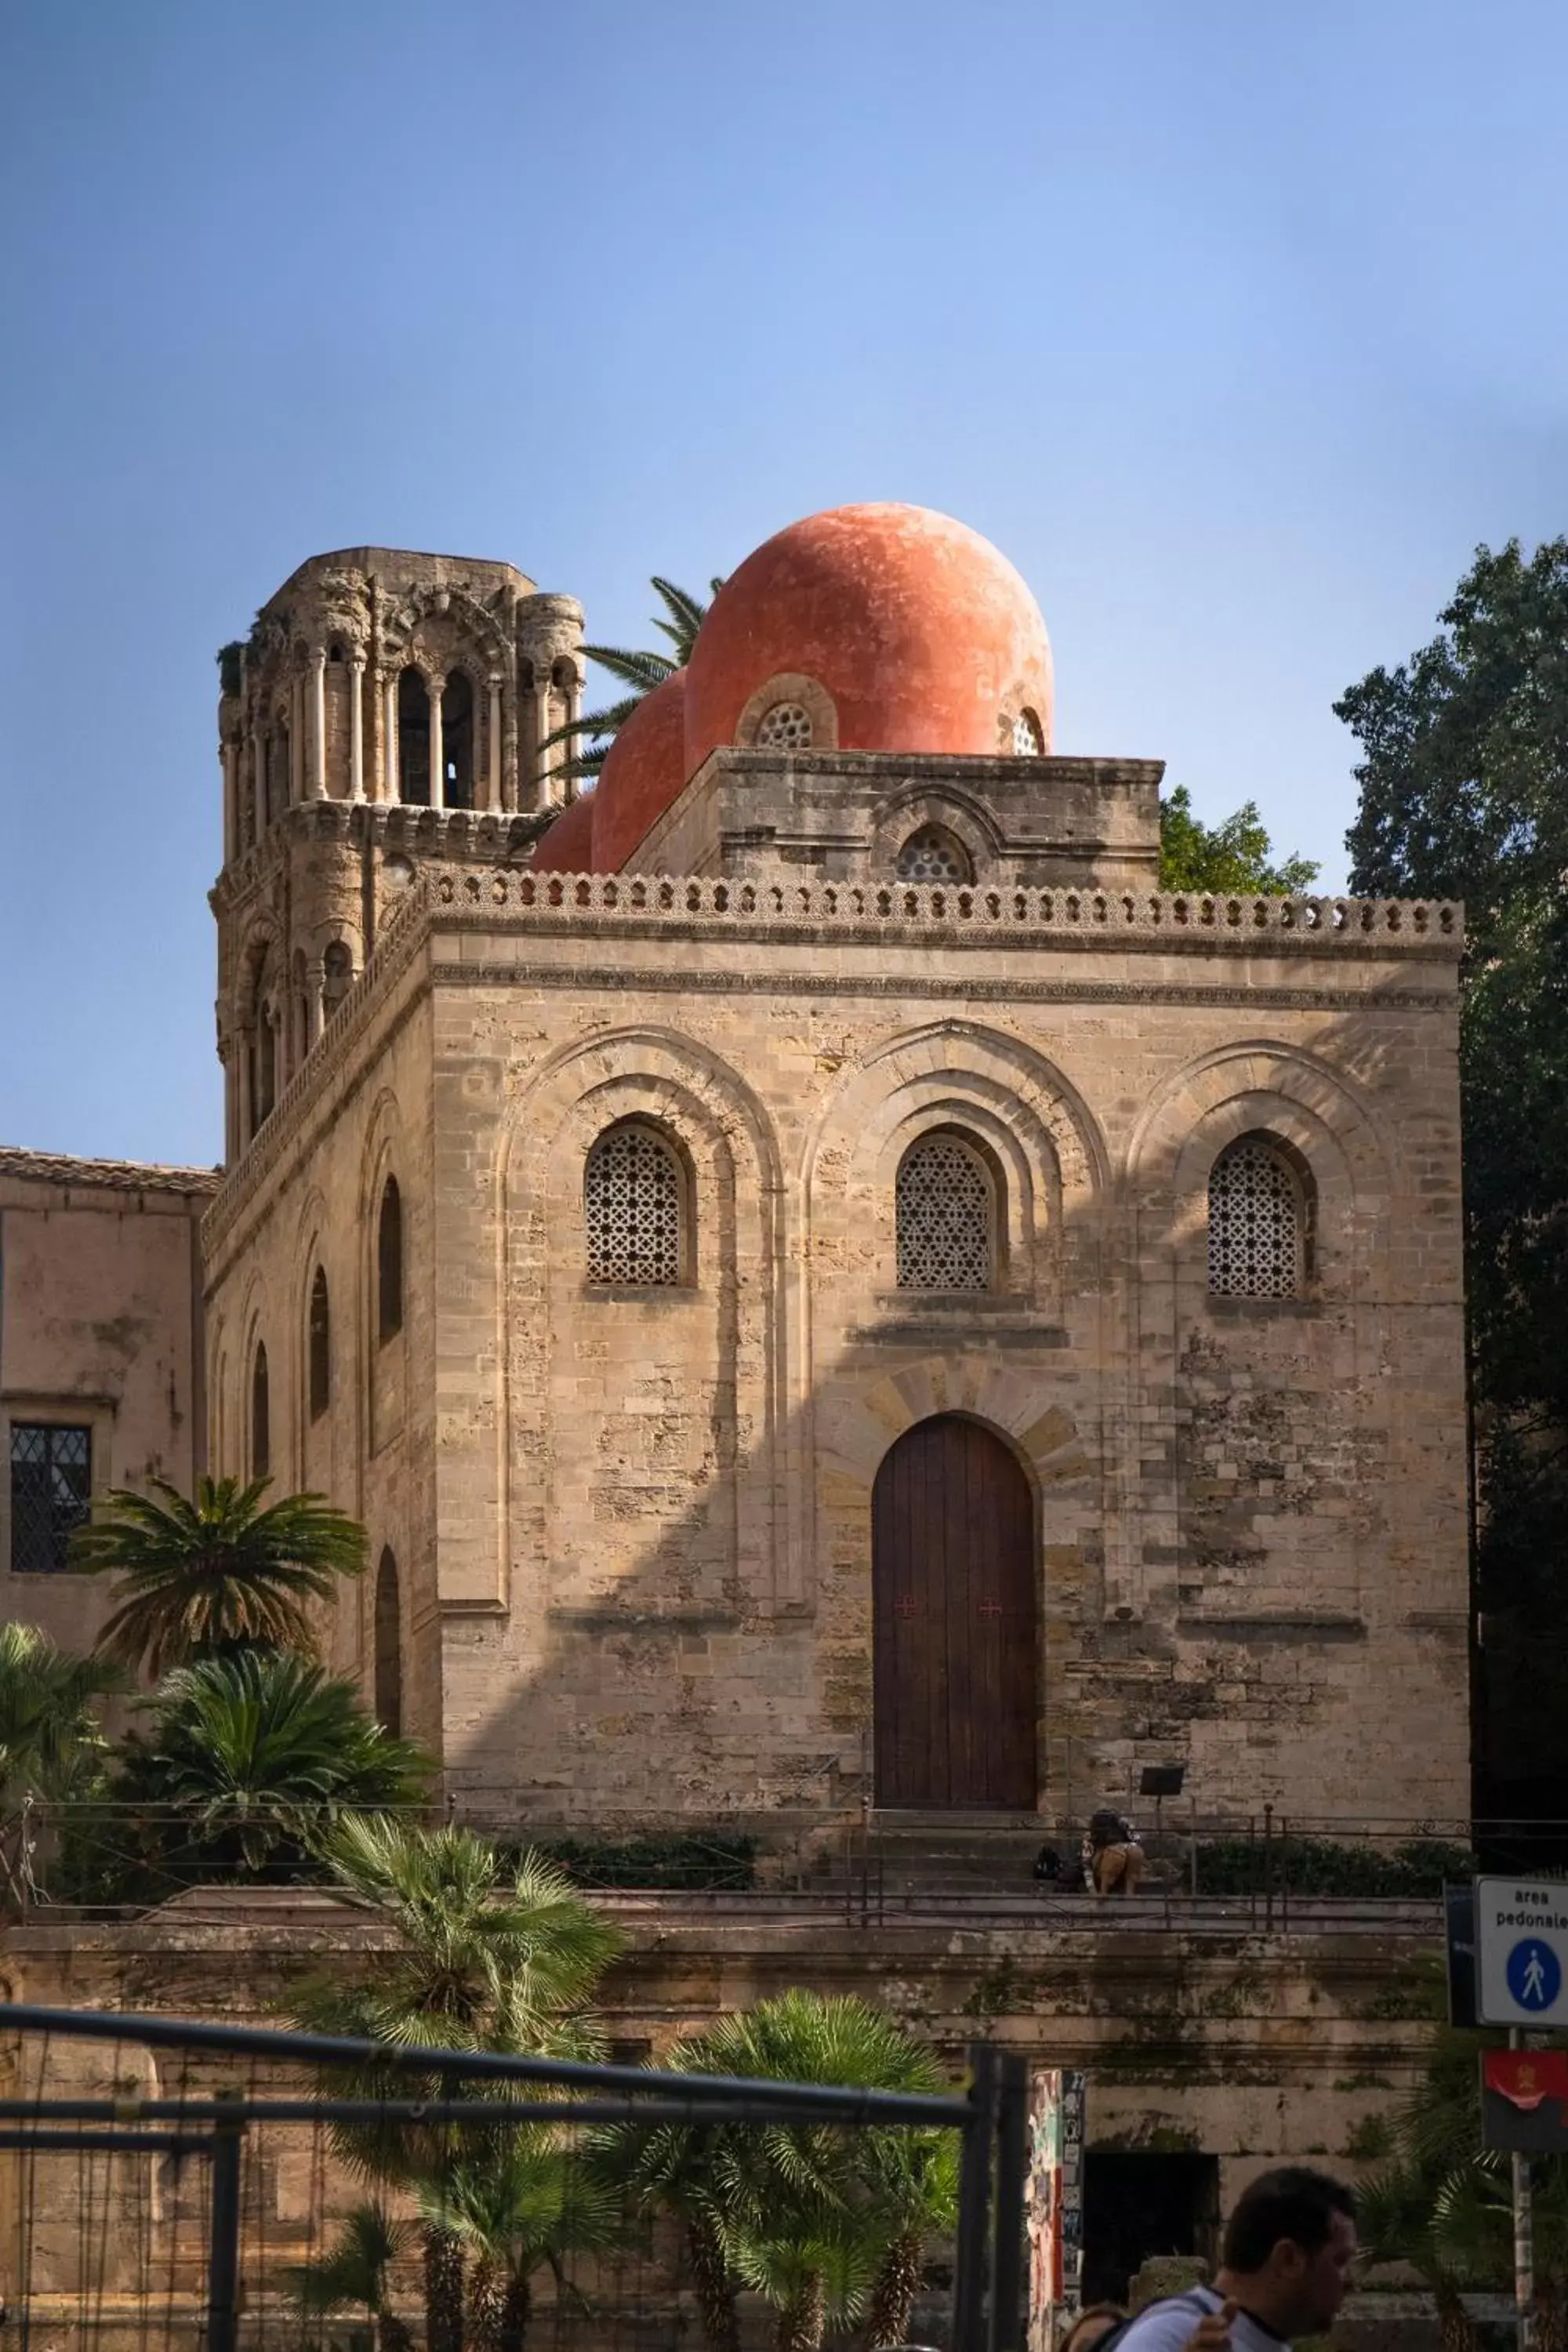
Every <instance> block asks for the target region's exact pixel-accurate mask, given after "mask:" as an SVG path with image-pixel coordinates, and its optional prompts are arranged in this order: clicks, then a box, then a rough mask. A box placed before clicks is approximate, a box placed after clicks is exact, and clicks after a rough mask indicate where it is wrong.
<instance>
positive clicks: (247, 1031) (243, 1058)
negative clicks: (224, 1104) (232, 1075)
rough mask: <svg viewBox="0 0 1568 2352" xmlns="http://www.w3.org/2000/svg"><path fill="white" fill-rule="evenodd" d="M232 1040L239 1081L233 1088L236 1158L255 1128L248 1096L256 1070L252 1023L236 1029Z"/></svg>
mask: <svg viewBox="0 0 1568 2352" xmlns="http://www.w3.org/2000/svg"><path fill="white" fill-rule="evenodd" d="M234 1042H235V1045H236V1048H237V1051H238V1054H239V1083H238V1085H237V1087H236V1088H235V1095H236V1100H237V1111H238V1127H239V1141H238V1144H237V1148H236V1151H235V1157H236V1159H237V1158H238V1157H239V1154H240V1152H242V1151H243V1150H245V1147H246V1145H247V1143H248V1142H249V1141H250V1139H251V1136H252V1135H253V1134H254V1133H255V1130H256V1106H255V1104H254V1103H253V1102H252V1100H251V1097H250V1081H251V1078H252V1076H254V1074H255V1070H256V1030H255V1027H254V1025H251V1026H244V1025H242V1026H241V1027H239V1028H238V1029H237V1030H236V1031H235V1033H234Z"/></svg>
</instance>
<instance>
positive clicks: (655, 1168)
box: [583, 1126, 684, 1285]
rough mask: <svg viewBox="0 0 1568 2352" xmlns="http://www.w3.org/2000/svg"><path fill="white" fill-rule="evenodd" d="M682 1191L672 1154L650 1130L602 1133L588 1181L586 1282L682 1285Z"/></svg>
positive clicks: (617, 1129) (591, 1158)
mask: <svg viewBox="0 0 1568 2352" xmlns="http://www.w3.org/2000/svg"><path fill="white" fill-rule="evenodd" d="M683 1190H684V1187H683V1185H682V1181H681V1171H680V1167H679V1162H678V1160H676V1157H675V1154H674V1152H673V1151H672V1150H670V1148H669V1146H668V1144H667V1143H665V1142H664V1141H663V1140H662V1139H660V1138H659V1137H658V1136H657V1135H655V1134H654V1133H653V1131H652V1130H651V1129H648V1128H646V1127H637V1126H629V1127H614V1128H612V1129H610V1131H609V1133H608V1134H607V1135H602V1136H600V1138H599V1139H598V1141H597V1142H596V1143H595V1146H594V1148H593V1150H591V1151H590V1152H589V1154H588V1164H587V1167H586V1169H585V1170H584V1177H583V1214H584V1222H585V1223H586V1226H587V1240H588V1279H589V1281H590V1282H603V1283H631V1284H658V1285H669V1284H672V1283H679V1282H680V1281H681V1280H682V1279H683V1277H684V1268H683V1265H682V1256H683V1248H682V1244H683V1235H682V1233H681V1207H682V1202H681V1195H682V1192H683Z"/></svg>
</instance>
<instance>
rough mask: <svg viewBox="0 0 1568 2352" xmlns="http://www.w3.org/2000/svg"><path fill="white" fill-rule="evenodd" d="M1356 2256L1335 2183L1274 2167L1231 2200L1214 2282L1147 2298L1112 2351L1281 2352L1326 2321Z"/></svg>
mask: <svg viewBox="0 0 1568 2352" xmlns="http://www.w3.org/2000/svg"><path fill="white" fill-rule="evenodd" d="M1355 2258H1356V2234H1355V2199H1354V2197H1353V2196H1352V2193H1351V2191H1350V2190H1349V2189H1347V2188H1346V2187H1345V2185H1344V2183H1343V2181H1341V2180H1333V2179H1330V2177H1329V2175H1328V2174H1327V2173H1326V2172H1313V2171H1311V2170H1310V2169H1309V2168H1308V2167H1307V2166H1306V2165H1300V2164H1287V2165H1281V2166H1280V2167H1279V2169H1278V2170H1277V2171H1274V2172H1265V2173H1261V2174H1260V2175H1259V2176H1258V2179H1256V2180H1255V2181H1253V2182H1252V2183H1251V2185H1250V2186H1249V2187H1248V2188H1247V2189H1243V2191H1242V2193H1241V2195H1240V2197H1239V2198H1238V2199H1237V2203H1236V2206H1235V2208H1234V2210H1233V2211H1232V2213H1231V2217H1230V2220H1229V2221H1227V2222H1226V2231H1225V2239H1224V2242H1223V2244H1222V2246H1221V2250H1220V2267H1219V2270H1218V2272H1217V2273H1216V2274H1215V2282H1214V2284H1213V2285H1212V2286H1200V2287H1194V2288H1193V2289H1192V2290H1191V2291H1190V2292H1189V2293H1188V2294H1178V2295H1171V2296H1169V2297H1167V2298H1166V2299H1165V2300H1163V2301H1162V2302H1160V2303H1152V2304H1151V2305H1149V2307H1148V2309H1147V2310H1146V2311H1143V2312H1141V2313H1140V2314H1139V2315H1138V2317H1137V2318H1136V2319H1133V2320H1130V2321H1129V2322H1128V2324H1127V2326H1126V2327H1125V2328H1123V2329H1121V2331H1120V2332H1119V2333H1118V2334H1117V2335H1116V2336H1115V2337H1114V2339H1113V2340H1114V2344H1115V2347H1116V2352H1281V2348H1282V2347H1283V2352H1289V2345H1290V2342H1291V2339H1292V2338H1293V2337H1295V2336H1317V2335H1320V2334H1321V2332H1322V2331H1323V2329H1325V2328H1326V2327H1327V2326H1329V2325H1330V2323H1331V2321H1332V2319H1333V2317H1334V2315H1335V2314H1336V2313H1337V2312H1338V2310H1339V2307H1340V2305H1341V2304H1342V2302H1343V2301H1344V2299H1345V2294H1346V2291H1347V2290H1348V2288H1349V2286H1350V2283H1351V2269H1352V2264H1353V2263H1354V2262H1355Z"/></svg>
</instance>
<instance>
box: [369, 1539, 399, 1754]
mask: <svg viewBox="0 0 1568 2352" xmlns="http://www.w3.org/2000/svg"><path fill="white" fill-rule="evenodd" d="M375 1719H376V1721H377V1722H378V1723H379V1724H380V1726H381V1727H382V1729H383V1730H384V1731H390V1732H392V1733H394V1734H395V1735H396V1736H397V1737H399V1738H400V1737H401V1736H402V1732H403V1612H402V1610H401V1609H400V1607H399V1606H398V1593H397V1562H396V1560H395V1559H394V1558H393V1556H392V1548H391V1546H390V1545H388V1547H387V1549H385V1550H384V1552H383V1553H382V1555H381V1564H380V1566H379V1567H378V1568H377V1570H376V1572H375Z"/></svg>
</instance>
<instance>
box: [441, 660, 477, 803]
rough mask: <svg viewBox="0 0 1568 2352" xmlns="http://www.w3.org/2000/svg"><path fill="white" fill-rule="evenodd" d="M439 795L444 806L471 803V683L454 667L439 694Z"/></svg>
mask: <svg viewBox="0 0 1568 2352" xmlns="http://www.w3.org/2000/svg"><path fill="white" fill-rule="evenodd" d="M441 765H442V768H443V769H444V770H445V775H444V777H443V780H442V795H441V796H442V798H443V800H444V801H445V802H446V804H447V807H448V808H454V809H471V808H472V807H473V805H474V686H473V680H472V679H471V678H470V677H469V676H468V672H467V670H461V669H455V670H454V671H453V672H452V674H451V676H450V677H448V678H447V687H446V691H445V693H444V694H443V695H442V697H441Z"/></svg>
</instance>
